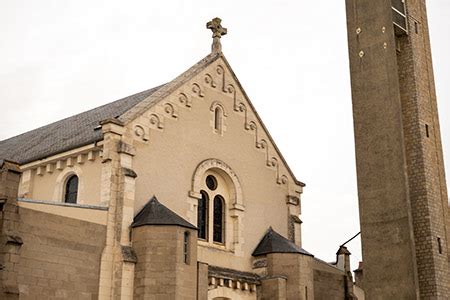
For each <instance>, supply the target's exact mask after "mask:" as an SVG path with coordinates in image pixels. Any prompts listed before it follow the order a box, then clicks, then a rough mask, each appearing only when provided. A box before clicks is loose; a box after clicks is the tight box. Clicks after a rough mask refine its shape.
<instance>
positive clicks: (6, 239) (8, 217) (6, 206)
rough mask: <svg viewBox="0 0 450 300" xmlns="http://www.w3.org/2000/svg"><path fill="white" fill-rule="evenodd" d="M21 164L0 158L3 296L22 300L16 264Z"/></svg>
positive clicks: (0, 283)
mask: <svg viewBox="0 0 450 300" xmlns="http://www.w3.org/2000/svg"><path fill="white" fill-rule="evenodd" d="M19 181H20V171H19V165H17V164H15V163H12V162H8V161H3V160H0V298H1V299H19V286H18V281H17V265H18V263H19V260H20V248H21V246H22V244H23V242H22V238H21V237H20V236H19V234H18V228H19V211H18V206H17V193H18V188H19Z"/></svg>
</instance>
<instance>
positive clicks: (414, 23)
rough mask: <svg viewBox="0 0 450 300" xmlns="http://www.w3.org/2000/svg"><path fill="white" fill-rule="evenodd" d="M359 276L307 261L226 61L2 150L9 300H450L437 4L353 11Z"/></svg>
mask: <svg viewBox="0 0 450 300" xmlns="http://www.w3.org/2000/svg"><path fill="white" fill-rule="evenodd" d="M346 9H347V30H348V45H349V58H350V60H349V61H350V75H351V89H352V104H353V121H354V129H355V131H354V133H355V153H356V169H357V177H358V178H357V181H358V182H357V184H358V201H359V210H360V225H361V243H362V255H363V263H361V264H360V266H359V267H358V269H357V270H355V272H354V275H352V269H351V267H350V255H351V254H350V251H349V250H348V249H347V248H346V247H345V244H343V245H340V246H339V247H338V245H337V247H336V250H337V253H336V261H335V262H331V263H330V262H324V261H322V260H320V259H319V258H317V257H315V256H314V253H310V252H308V251H307V249H305V248H304V247H303V245H302V235H301V229H302V220H301V219H302V215H301V213H302V212H301V205H302V193H303V189H304V188H305V184H304V183H302V181H301V180H300V179H299V178H296V176H295V174H293V172H292V170H291V169H290V168H289V165H288V162H287V161H286V160H285V159H284V158H283V155H282V153H281V152H280V151H279V149H278V148H277V146H276V143H275V141H274V140H273V139H272V137H271V136H270V134H269V132H268V130H267V128H266V127H265V126H264V123H263V121H262V120H261V118H260V117H259V116H258V113H257V111H256V109H255V107H254V106H253V104H252V103H251V101H250V99H249V98H248V96H247V95H246V93H245V91H244V88H243V87H242V86H241V84H240V83H239V80H238V78H237V76H236V75H235V73H234V72H233V70H232V67H231V66H230V65H229V63H228V61H227V59H226V58H225V55H224V54H223V52H222V49H221V43H220V40H221V38H222V36H223V35H225V34H226V33H227V30H226V28H224V27H222V25H221V20H220V19H219V18H215V19H213V20H212V21H210V22H208V23H207V26H206V27H207V28H208V29H211V30H212V33H213V35H212V38H213V42H212V49H211V53H210V54H208V55H207V56H206V57H204V58H203V59H202V60H200V61H199V62H197V63H196V64H194V65H193V66H192V67H191V68H189V69H188V70H186V71H185V72H183V73H182V74H181V75H179V76H178V77H177V78H175V79H174V80H172V81H170V82H168V83H166V84H164V85H161V86H158V87H154V88H151V89H148V90H145V91H142V92H140V93H137V94H135V95H132V96H129V97H126V98H123V99H120V100H117V101H115V102H112V103H109V104H106V105H103V106H100V107H97V108H95V109H92V110H90V111H86V112H83V113H80V114H78V115H75V116H72V117H69V118H66V119H64V120H60V121H57V122H55V123H52V124H49V125H46V126H44V127H41V128H37V129H35V130H32V131H30V132H26V133H23V134H21V135H18V136H15V137H12V138H9V139H7V140H4V141H0V212H1V214H0V245H1V247H0V299H161V300H162V299H201V300H214V299H215V300H231V299H232V300H297V299H301V300H308V299H309V300H311V299H316V300H322V299H323V300H329V299H330V300H335V299H336V300H338V299H345V300H347V299H355V300H356V299H359V300H362V299H365V298H367V299H382V300H383V299H449V298H450V251H449V249H450V208H449V203H448V192H447V187H446V178H445V168H444V159H443V151H442V142H441V138H440V127H439V114H438V110H437V97H436V93H435V87H434V79H433V69H432V64H431V47H430V40H429V32H428V23H427V13H426V1H425V0H410V1H405V0H391V1H389V0H386V1H374V0H357V1H356V0H346Z"/></svg>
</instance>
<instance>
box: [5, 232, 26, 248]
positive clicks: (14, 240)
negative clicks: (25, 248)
mask: <svg viewBox="0 0 450 300" xmlns="http://www.w3.org/2000/svg"><path fill="white" fill-rule="evenodd" d="M6 245H13V246H18V247H20V246H22V245H23V240H22V238H21V237H20V236H18V235H10V234H8V235H6Z"/></svg>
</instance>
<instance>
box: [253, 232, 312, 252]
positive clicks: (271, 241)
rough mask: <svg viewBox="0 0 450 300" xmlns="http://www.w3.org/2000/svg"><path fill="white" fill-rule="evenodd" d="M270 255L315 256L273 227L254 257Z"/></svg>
mask: <svg viewBox="0 0 450 300" xmlns="http://www.w3.org/2000/svg"><path fill="white" fill-rule="evenodd" d="M269 253H300V254H303V255H308V256H314V255H312V254H311V253H309V252H308V251H306V250H304V249H303V248H301V247H299V246H297V245H296V244H294V243H293V242H292V241H290V240H288V239H287V238H285V237H284V236H282V235H281V234H279V233H277V232H276V231H275V230H273V229H272V227H270V228H269V230H267V232H266V234H265V235H264V237H263V238H262V240H261V241H260V242H259V244H258V246H256V249H255V250H254V251H253V253H252V255H253V256H259V255H265V254H269Z"/></svg>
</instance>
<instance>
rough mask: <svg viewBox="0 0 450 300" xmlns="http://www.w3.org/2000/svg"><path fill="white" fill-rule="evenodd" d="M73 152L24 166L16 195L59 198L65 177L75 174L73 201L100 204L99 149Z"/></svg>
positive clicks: (54, 199)
mask: <svg viewBox="0 0 450 300" xmlns="http://www.w3.org/2000/svg"><path fill="white" fill-rule="evenodd" d="M74 153H75V154H74V155H72V156H69V157H64V158H61V159H55V160H52V159H49V162H48V163H47V162H43V163H41V164H36V165H33V166H26V167H25V170H23V174H22V176H21V183H20V188H19V196H20V197H24V198H28V199H34V200H43V201H54V202H63V199H64V191H65V183H66V180H67V179H68V178H69V177H70V176H71V175H74V174H75V175H77V176H78V178H79V182H78V197H77V203H78V204H88V205H100V179H101V171H102V164H101V157H100V152H99V151H92V152H91V153H90V154H89V152H87V153H83V154H81V155H78V154H76V151H74ZM88 155H89V159H88Z"/></svg>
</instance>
